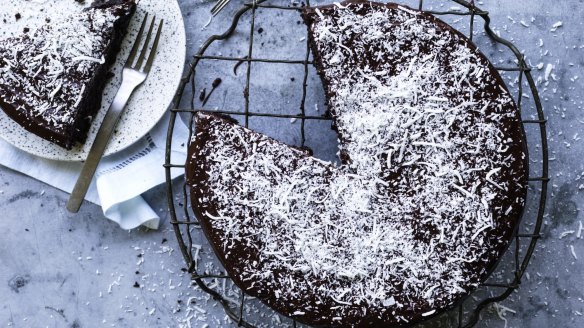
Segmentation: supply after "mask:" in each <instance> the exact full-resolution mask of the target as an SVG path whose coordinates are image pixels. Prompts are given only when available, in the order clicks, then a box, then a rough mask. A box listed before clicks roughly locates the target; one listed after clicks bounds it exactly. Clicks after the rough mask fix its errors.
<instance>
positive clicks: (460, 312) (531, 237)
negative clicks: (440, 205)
mask: <svg viewBox="0 0 584 328" xmlns="http://www.w3.org/2000/svg"><path fill="white" fill-rule="evenodd" d="M418 1H419V2H418V9H419V10H424V8H425V6H427V4H425V1H424V0H418ZM449 1H450V2H451V3H452V4H453V5H457V6H458V7H462V10H454V9H452V8H451V9H449V10H445V11H435V10H425V11H426V12H429V13H431V14H433V15H436V16H438V17H441V18H444V17H448V16H454V17H468V18H469V22H470V27H469V29H468V37H469V38H470V39H471V40H473V37H474V35H475V33H474V32H475V26H474V25H475V23H476V21H477V20H478V19H482V20H483V23H484V24H483V28H484V32H485V33H486V35H487V36H488V37H489V38H490V40H491V42H493V44H494V45H499V46H503V47H505V48H507V49H508V50H510V51H511V53H512V55H513V57H514V58H513V60H511V61H510V62H513V63H514V64H515V65H511V66H500V67H496V68H497V70H499V71H500V72H502V73H513V72H516V73H517V74H518V77H517V78H516V80H515V82H516V83H517V84H516V85H517V97H516V103H517V106H518V108H519V109H520V111H521V112H522V117H524V116H528V114H527V113H525V112H524V107H527V106H524V104H523V99H524V98H525V99H530V100H531V101H532V102H533V104H532V106H531V107H532V108H531V109H533V110H535V112H534V113H532V114H531V116H528V118H527V119H523V120H522V124H523V127H524V129H525V130H526V132H527V138H528V139H529V140H532V139H534V140H535V144H536V146H535V147H532V146H531V145H530V142H528V145H529V149H528V150H529V151H528V153H529V162H530V163H531V164H533V163H540V164H541V167H540V168H538V169H537V170H530V171H537V174H534V173H531V172H530V177H529V191H528V199H529V198H530V197H531V199H533V201H532V202H531V203H529V202H528V203H527V204H526V210H525V212H524V214H523V219H522V222H521V224H520V225H518V228H517V229H516V231H515V232H514V235H513V242H512V244H511V246H510V247H509V249H508V250H507V252H506V254H505V255H504V256H503V257H502V259H501V260H500V262H499V264H498V266H497V268H496V269H495V270H494V272H492V273H491V275H490V278H489V279H488V280H487V281H485V282H484V283H483V284H481V286H480V287H479V290H477V291H475V292H474V293H472V294H471V295H470V296H472V297H467V298H465V299H463V300H462V301H461V302H459V303H458V304H456V305H455V306H453V308H452V309H450V310H449V311H446V312H445V315H446V316H447V317H448V320H449V321H448V322H449V323H448V325H449V326H454V327H472V326H474V325H475V324H476V323H477V322H478V321H479V318H480V314H481V311H482V310H483V309H485V308H487V307H488V306H489V305H491V304H493V303H497V302H500V301H503V300H505V299H506V298H507V297H509V295H511V294H512V293H513V291H514V290H516V289H517V288H518V287H519V286H520V284H521V280H522V278H523V275H524V273H525V271H526V269H527V266H528V264H529V261H530V259H531V257H532V255H533V252H534V250H535V247H536V243H537V241H538V239H539V238H540V230H541V226H542V222H543V216H544V212H545V203H546V196H547V186H548V182H549V175H548V144H547V134H546V119H545V116H544V112H543V109H542V105H541V100H540V97H539V94H538V91H537V88H536V83H535V81H534V78H533V76H532V74H531V67H529V66H528V64H527V63H526V60H525V57H524V55H523V54H522V53H521V52H520V51H519V49H518V48H517V47H516V46H515V45H514V44H512V43H511V42H510V41H508V40H506V39H503V38H501V37H500V36H499V35H498V34H497V33H495V31H494V30H493V29H492V28H491V26H490V23H491V19H490V17H489V13H488V12H487V11H484V10H482V9H480V8H479V7H477V6H476V5H475V4H474V1H470V2H469V1H466V0H449ZM426 2H428V1H426ZM306 5H308V6H309V5H310V2H309V0H306ZM260 8H261V9H262V10H264V9H265V10H274V11H298V12H300V11H301V7H298V6H294V5H289V6H284V5H275V4H268V0H256V1H254V2H251V3H245V4H244V5H243V7H242V8H241V9H240V10H238V11H237V12H236V13H235V15H234V17H233V20H232V22H231V25H230V26H229V28H228V29H227V30H226V31H225V32H224V33H223V34H220V35H213V36H211V37H210V38H209V39H208V40H207V41H206V42H205V43H204V44H203V45H202V46H201V48H200V49H199V51H198V52H197V53H196V54H195V55H194V56H193V57H192V61H191V63H190V65H189V69H188V71H187V73H186V74H185V76H184V77H183V79H182V80H181V83H180V86H179V89H178V91H177V93H176V95H175V97H174V99H173V105H172V108H173V109H171V113H170V115H171V119H170V123H169V127H168V135H167V143H166V159H165V164H164V167H165V169H166V186H167V197H168V206H169V211H170V218H171V219H170V222H171V224H172V225H173V228H174V231H175V235H176V238H177V241H178V244H179V247H180V250H181V252H182V255H183V257H184V259H185V262H186V264H187V271H188V272H189V274H190V275H191V280H192V282H193V283H194V284H196V285H197V286H198V287H199V288H200V289H201V290H202V291H203V292H205V293H207V294H209V295H210V296H211V297H212V298H213V299H214V300H216V301H217V302H219V303H220V304H221V305H222V306H223V308H224V310H225V313H226V315H227V316H228V317H229V318H231V319H232V320H233V321H234V322H235V323H236V324H237V325H238V326H242V327H254V325H253V324H252V323H250V321H249V320H248V319H246V318H245V317H244V305H245V302H246V301H248V300H249V297H248V298H247V299H246V297H245V294H244V293H243V292H242V291H240V293H241V295H240V298H239V300H238V304H237V305H236V304H233V300H230V299H227V298H226V297H225V296H224V295H222V294H221V293H220V292H218V291H217V290H215V289H213V288H212V287H211V286H210V284H209V280H210V279H229V277H228V276H227V275H225V274H211V273H208V272H206V271H205V272H199V271H200V270H199V269H198V266H197V264H198V263H197V256H196V254H193V249H194V244H193V236H194V234H198V235H197V236H196V237H197V238H201V236H200V235H201V234H202V231H201V230H200V229H198V227H199V223H198V221H197V219H196V217H195V216H194V214H193V213H192V212H191V210H190V209H189V206H187V205H186V204H188V203H189V195H188V189H189V188H188V186H187V185H186V182H184V181H182V188H181V191H180V192H178V193H175V188H174V187H173V182H172V181H171V170H173V169H180V170H184V169H185V163H173V162H172V158H171V153H172V147H173V131H174V127H175V124H176V122H177V119H179V117H183V118H184V117H185V116H186V120H187V121H188V127H189V132H190V135H192V129H193V120H194V114H195V113H196V112H197V111H201V110H203V108H197V107H196V106H195V103H196V101H195V98H196V94H197V92H196V91H199V90H198V89H197V87H196V83H195V82H196V81H195V74H196V72H197V68H198V67H199V65H200V64H201V63H203V62H204V61H207V60H212V61H223V62H231V64H234V63H235V64H236V66H239V65H241V64H247V65H246V66H247V68H246V75H245V89H244V92H243V98H244V104H245V105H244V110H243V111H229V110H225V109H224V108H221V109H218V110H215V112H217V113H221V114H227V115H234V116H238V117H242V118H243V120H244V124H245V126H246V127H247V126H248V125H249V119H250V118H251V117H264V118H270V119H278V118H280V119H281V118H287V119H298V120H300V144H301V146H305V143H306V131H305V124H306V122H308V121H311V120H331V118H330V117H327V116H318V115H307V114H306V104H305V103H306V98H307V80H308V76H309V67H310V65H312V61H311V60H310V57H311V56H310V53H311V50H310V45H309V43H308V41H306V42H305V45H306V52H305V56H304V58H303V59H298V60H287V59H280V58H259V57H254V54H253V49H254V47H253V45H254V33H257V32H255V29H256V26H257V17H256V12H257V10H258V9H260ZM244 15H250V26H249V35H248V37H249V44H248V47H247V55H246V56H244V57H230V56H221V55H206V54H205V53H206V51H207V49H208V48H209V46H211V45H212V44H214V43H215V42H221V41H225V40H227V39H228V38H230V37H231V36H232V35H233V34H234V32H235V30H236V28H237V27H238V24H239V23H240V20H241V18H242V17H243V16H244ZM306 40H308V37H306ZM483 50H484V49H483ZM252 63H269V64H287V65H302V66H303V68H304V75H303V78H302V98H301V102H300V105H299V112H300V113H299V114H281V113H280V114H279V113H263V112H254V111H252V110H250V84H251V83H252V82H253V80H252V75H251V66H252ZM524 84H525V86H527V88H525V87H524ZM189 85H190V100H189V101H188V103H189V104H190V106H189V108H179V106H180V104H182V103H184V102H185V99H184V98H185V94H186V93H188V92H186V91H187V90H188V89H187V87H188V86H189ZM526 92H528V93H526ZM531 127H534V129H533V128H531ZM537 130H539V131H537ZM530 132H532V133H530ZM537 132H539V133H537ZM529 140H528V141H529ZM184 142H185V143H186V144H188V142H189V140H185V141H184ZM536 153H537V154H538V156H537V158H536V156H535V155H534V154H536ZM176 189H179V188H176ZM177 195H178V196H177ZM180 208H182V213H180V216H181V217H182V218H181V219H179V211H181V210H180ZM509 272H510V273H511V277H506V278H505V274H506V273H509ZM431 320H435V319H431ZM291 326H293V327H296V326H297V323H296V322H295V321H293V320H292V322H291Z"/></svg>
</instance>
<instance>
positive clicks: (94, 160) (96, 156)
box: [67, 83, 136, 213]
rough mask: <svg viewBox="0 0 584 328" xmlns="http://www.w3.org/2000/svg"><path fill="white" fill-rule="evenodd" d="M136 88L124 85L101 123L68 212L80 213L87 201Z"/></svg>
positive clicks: (68, 205) (68, 206)
mask: <svg viewBox="0 0 584 328" xmlns="http://www.w3.org/2000/svg"><path fill="white" fill-rule="evenodd" d="M135 88H136V86H131V85H127V84H126V85H125V84H124V83H122V86H121V87H120V89H119V90H118V92H117V93H116V96H115V97H114V100H113V102H112V104H111V105H110V107H109V109H108V111H107V113H106V115H105V117H104V119H103V122H102V123H101V126H100V128H99V130H98V132H97V135H96V136H95V140H94V141H93V145H92V146H91V149H90V150H89V154H88V155H87V159H86V160H85V163H84V164H83V168H82V169H81V173H80V175H79V178H78V179H77V182H76V183H75V187H74V188H73V191H72V192H71V196H70V197H69V201H68V202H67V210H68V211H69V212H71V213H77V212H79V208H80V207H81V204H82V203H83V200H84V199H85V195H86V194H87V190H88V189H89V185H91V181H92V180H93V176H94V175H95V171H96V170H97V166H98V165H99V162H100V160H101V158H102V156H103V154H104V152H105V148H106V146H107V144H108V143H109V140H110V138H111V136H112V133H113V131H114V128H115V127H116V124H117V123H118V121H119V120H120V116H121V115H122V113H123V111H124V108H125V107H126V104H127V103H128V100H129V99H130V96H131V95H132V92H133V91H134V89H135Z"/></svg>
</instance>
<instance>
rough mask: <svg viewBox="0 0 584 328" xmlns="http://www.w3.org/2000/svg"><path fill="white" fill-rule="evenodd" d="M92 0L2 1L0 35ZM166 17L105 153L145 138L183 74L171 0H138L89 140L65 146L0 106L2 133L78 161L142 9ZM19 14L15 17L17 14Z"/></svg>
mask: <svg viewBox="0 0 584 328" xmlns="http://www.w3.org/2000/svg"><path fill="white" fill-rule="evenodd" d="M91 2H92V1H90V0H87V1H85V3H86V5H80V4H79V3H78V2H76V1H74V0H2V7H1V8H0V38H6V37H10V36H13V35H18V34H20V33H22V30H23V29H24V28H25V27H29V28H31V29H35V28H37V27H39V26H41V25H42V24H44V23H45V20H46V19H47V18H48V19H52V20H54V19H55V18H57V17H58V16H59V15H69V14H70V13H73V12H75V11H81V10H82V9H83V8H84V7H85V6H87V5H88V4H89V3H91ZM146 12H148V13H149V14H150V15H156V18H162V19H164V29H163V31H162V35H161V39H160V45H159V47H158V54H157V56H156V59H155V61H154V66H153V68H152V71H151V72H150V76H149V77H148V79H147V80H146V82H145V83H144V84H143V85H142V86H141V87H140V88H139V89H138V90H136V92H135V93H134V95H133V96H132V99H131V100H130V102H129V104H128V106H127V107H126V111H125V113H124V115H123V116H122V118H121V119H120V122H119V123H118V126H117V128H116V131H115V132H114V134H113V136H112V139H111V141H110V143H109V145H108V148H107V149H106V156H107V155H111V154H113V153H115V152H118V151H120V150H123V149H124V148H126V147H128V146H130V145H131V144H133V143H134V142H135V141H137V140H139V139H140V138H141V137H143V136H144V135H145V134H146V133H147V132H148V131H150V129H152V127H154V125H155V124H156V123H157V122H158V120H160V118H162V116H163V115H164V113H165V112H166V110H167V108H168V106H169V105H170V103H171V101H172V98H173V96H174V93H175V91H176V88H177V87H178V84H179V82H180V79H181V76H182V74H183V68H184V62H185V55H186V53H185V52H186V37H185V28H184V22H183V18H182V15H181V11H180V8H179V6H178V3H177V2H176V1H175V0H139V3H138V10H137V11H136V14H135V15H134V17H133V18H132V22H131V23H130V28H129V33H128V35H127V36H126V39H125V40H124V43H123V45H122V51H121V52H120V53H119V54H118V57H117V61H116V63H115V65H114V66H113V67H112V69H111V71H112V72H113V73H114V74H115V76H114V77H113V78H112V79H111V80H110V82H109V84H108V86H107V87H106V88H105V91H104V95H103V100H102V106H101V110H100V111H99V114H98V115H97V117H96V118H95V119H94V120H93V123H92V126H91V129H90V131H89V136H88V138H87V142H86V143H85V145H83V146H78V147H76V148H73V149H72V150H70V151H68V150H66V149H64V148H61V147H59V146H57V145H55V144H53V143H51V142H49V141H46V140H44V139H41V138H39V137H37V136H36V135H34V134H32V133H30V132H28V131H26V130H25V129H23V128H22V127H20V125H18V124H17V123H16V122H14V121H12V120H11V119H10V118H8V117H7V116H6V114H4V111H2V110H0V137H1V138H3V139H5V140H6V141H8V142H9V143H10V144H12V145H14V146H16V147H18V148H19V149H22V150H24V151H26V152H29V153H31V154H34V155H37V156H41V157H45V158H50V159H55V160H63V161H82V160H84V159H85V158H86V157H87V153H88V152H89V149H90V147H91V144H92V143H93V139H94V138H95V135H96V133H97V130H98V128H99V125H100V124H101V121H102V120H103V117H104V116H105V112H106V110H107V108H108V107H109V105H110V103H111V101H112V99H113V97H114V95H115V93H116V91H117V89H118V87H119V85H120V83H121V77H122V76H121V71H122V67H123V65H124V62H125V60H126V58H127V57H128V54H129V52H130V49H131V45H132V42H133V40H134V39H135V36H136V33H137V32H138V30H139V28H140V23H141V21H142V18H143V17H144V15H145V13H146ZM16 14H20V15H21V18H20V19H19V20H16V18H15V15H16Z"/></svg>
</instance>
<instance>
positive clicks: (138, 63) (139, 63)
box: [125, 13, 164, 73]
mask: <svg viewBox="0 0 584 328" xmlns="http://www.w3.org/2000/svg"><path fill="white" fill-rule="evenodd" d="M147 21H148V13H146V15H145V16H144V20H142V25H141V26H140V31H139V32H138V37H137V38H136V41H135V42H134V46H133V47H132V51H131V52H130V55H129V56H128V60H127V61H126V65H125V67H126V68H132V69H135V70H139V71H141V72H145V73H148V72H149V71H150V68H152V62H153V61H154V56H155V55H156V50H157V49H158V42H159V41H160V32H161V31H162V26H163V25H164V20H163V19H161V20H160V21H159V22H158V29H157V31H156V37H155V38H154V42H153V43H152V46H151V47H150V39H151V38H152V32H153V30H154V25H155V23H156V16H154V17H153V18H152V21H151V22H150V27H149V29H148V33H147V34H146V40H145V41H144V44H143V45H142V50H141V51H140V54H139V55H138V49H139V48H140V44H141V43H142V36H143V35H144V28H145V27H146V22H147ZM148 49H150V53H149V55H148V59H146V54H147V53H148ZM136 55H138V59H137V60H136ZM144 59H146V64H144ZM134 62H135V63H134Z"/></svg>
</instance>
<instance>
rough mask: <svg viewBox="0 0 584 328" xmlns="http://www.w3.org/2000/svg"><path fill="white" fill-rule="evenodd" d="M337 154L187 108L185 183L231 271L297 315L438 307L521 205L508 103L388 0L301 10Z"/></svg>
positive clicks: (354, 316) (517, 138)
mask: <svg viewBox="0 0 584 328" xmlns="http://www.w3.org/2000/svg"><path fill="white" fill-rule="evenodd" d="M303 17H304V20H305V22H306V24H307V25H308V29H309V35H310V38H311V43H312V48H313V53H314V58H315V65H316V67H317V70H318V72H319V74H320V76H321V78H322V80H323V83H324V85H325V90H326V94H327V99H328V109H329V111H330V113H331V115H332V118H333V122H334V127H335V129H336V131H337V132H338V134H339V140H340V145H339V147H340V150H341V160H342V165H340V166H335V165H333V164H331V163H328V162H323V161H321V160H319V159H316V158H314V157H312V156H311V155H310V154H309V152H307V151H304V150H300V149H296V148H294V147H290V146H287V145H285V144H283V143H280V142H278V141H276V140H274V139H271V138H269V137H266V136H264V135H262V134H259V133H256V132H253V131H250V130H248V129H246V128H243V127H241V126H238V125H237V124H235V123H234V122H232V121H230V120H229V119H227V118H225V117H219V116H216V115H214V114H211V113H198V114H197V115H196V119H195V124H196V125H195V133H194V135H193V137H192V141H191V144H190V146H189V157H188V158H189V159H188V163H187V171H186V174H187V183H188V184H189V186H190V190H191V203H192V208H193V211H194V212H195V214H196V216H197V218H198V219H199V221H200V223H201V226H202V228H203V231H204V232H205V234H206V235H207V237H208V239H209V241H210V243H211V245H212V246H213V247H214V250H215V252H216V254H217V255H218V257H219V259H220V260H221V261H222V263H223V265H224V266H225V269H226V270H227V272H228V273H229V275H230V276H231V277H232V279H233V281H234V282H235V283H236V284H237V285H238V286H239V287H240V288H242V289H243V290H244V291H245V292H246V293H248V294H250V295H252V296H256V297H258V298H259V299H260V300H262V301H263V302H265V303H266V304H267V305H269V306H270V307H272V308H273V309H275V310H277V311H279V312H280V313H282V314H284V315H286V316H289V317H291V318H294V319H295V320H297V321H299V322H302V323H305V324H308V325H312V326H327V327H328V326H333V327H394V326H400V325H410V324H413V323H416V322H420V321H422V320H424V319H427V318H429V317H431V316H433V315H435V314H438V313H440V312H442V311H443V310H445V309H448V308H451V307H452V306H454V305H455V304H456V303H457V302H458V301H460V300H461V299H462V298H463V297H465V296H467V295H468V294H469V293H470V292H471V291H473V290H474V289H475V288H476V287H477V286H478V285H479V284H480V283H481V282H482V281H484V280H485V279H486V278H487V276H488V274H489V273H490V272H491V271H492V270H493V269H494V267H495V265H496V263H497V261H498V259H499V258H500V257H501V255H502V253H503V252H504V251H505V250H506V248H507V246H508V244H509V242H510V239H511V236H512V233H513V231H514V229H515V228H516V225H517V222H518V221H519V219H520V217H521V213H522V210H523V206H524V202H525V198H526V192H527V187H526V186H527V172H528V162H527V153H526V147H525V140H524V133H523V130H522V125H521V122H520V114H519V110H518V109H517V107H516V105H515V103H514V101H513V99H512V97H511V95H510V94H509V91H508V90H507V88H506V87H505V84H504V83H503V81H502V79H501V77H500V76H499V74H498V72H497V71H496V70H495V69H494V68H493V66H492V65H491V64H490V63H489V62H488V60H487V59H486V58H485V56H483V55H482V54H481V53H480V52H479V51H478V50H477V48H476V47H475V46H474V45H473V44H472V43H471V42H470V41H469V40H468V39H467V38H466V37H464V36H463V35H462V34H460V33H459V32H457V31H455V30H454V29H452V28H451V27H449V26H448V25H447V24H445V23H444V22H442V21H440V20H438V19H437V18H435V17H433V16H432V15H429V14H427V13H422V12H419V11H416V10H413V9H411V8H408V7H404V6H400V5H396V4H380V3H373V2H344V3H341V4H337V5H330V6H324V7H316V8H306V9H305V10H304V13H303Z"/></svg>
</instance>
